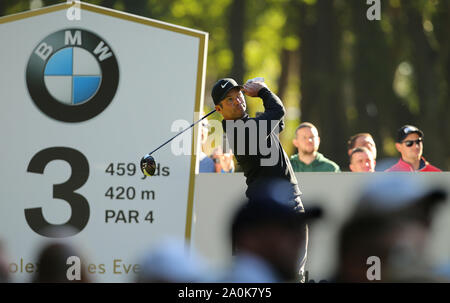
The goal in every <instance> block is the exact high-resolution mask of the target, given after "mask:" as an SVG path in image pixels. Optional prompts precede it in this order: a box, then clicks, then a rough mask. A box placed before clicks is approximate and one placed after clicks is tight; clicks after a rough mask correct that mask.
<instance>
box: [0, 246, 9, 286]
mask: <svg viewBox="0 0 450 303" xmlns="http://www.w3.org/2000/svg"><path fill="white" fill-rule="evenodd" d="M8 282H10V277H9V271H8V262H7V258H6V253H5V249H4V247H3V244H2V242H1V241H0V283H8Z"/></svg>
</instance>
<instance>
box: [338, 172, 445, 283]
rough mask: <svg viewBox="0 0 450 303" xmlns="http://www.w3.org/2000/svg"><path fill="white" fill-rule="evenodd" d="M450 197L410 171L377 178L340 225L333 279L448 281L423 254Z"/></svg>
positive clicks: (352, 280) (342, 280) (345, 280)
mask: <svg viewBox="0 0 450 303" xmlns="http://www.w3.org/2000/svg"><path fill="white" fill-rule="evenodd" d="M446 196H447V194H446V192H445V191H443V190H441V189H439V188H426V187H425V186H423V184H421V183H418V182H416V180H415V179H414V178H413V177H411V176H408V175H391V176H386V175H383V176H381V175H380V176H377V177H375V178H374V179H372V182H371V183H369V185H368V186H367V187H366V188H365V190H364V191H363V194H362V195H361V197H360V198H359V200H358V204H357V206H356V208H355V212H354V213H353V215H352V216H351V217H350V219H349V220H348V221H347V222H346V223H345V224H344V226H343V227H342V229H341V232H340V237H339V248H338V249H339V251H338V255H339V257H338V268H337V273H336V275H335V277H334V279H332V280H333V282H371V281H379V282H439V281H444V280H442V279H440V277H438V276H436V275H433V272H432V269H431V268H430V267H429V265H428V264H426V262H425V256H424V252H425V248H426V245H427V241H428V238H429V235H430V229H431V223H432V219H433V212H434V210H435V209H436V206H437V205H438V204H440V203H441V202H443V201H445V199H446ZM374 260H377V261H374Z"/></svg>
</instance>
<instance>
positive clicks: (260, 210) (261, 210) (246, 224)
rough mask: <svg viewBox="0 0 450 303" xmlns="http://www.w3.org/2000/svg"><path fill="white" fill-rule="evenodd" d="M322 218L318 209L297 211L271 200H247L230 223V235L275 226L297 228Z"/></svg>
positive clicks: (320, 210)
mask: <svg viewBox="0 0 450 303" xmlns="http://www.w3.org/2000/svg"><path fill="white" fill-rule="evenodd" d="M321 216H322V209H321V208H319V207H315V208H310V209H307V210H306V211H299V210H296V209H294V208H292V207H291V206H289V205H288V204H285V203H280V202H278V201H275V200H273V199H265V200H248V201H247V202H246V203H244V205H242V206H241V207H240V208H239V210H238V211H237V212H236V214H235V216H234V219H233V223H232V234H233V235H236V234H237V233H238V232H239V231H242V230H244V229H247V228H254V227H260V226H267V225H277V226H283V227H286V228H292V229H295V228H299V227H303V226H304V224H306V223H309V222H311V221H313V220H315V219H318V218H320V217H321Z"/></svg>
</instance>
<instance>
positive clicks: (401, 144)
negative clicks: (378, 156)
mask: <svg viewBox="0 0 450 303" xmlns="http://www.w3.org/2000/svg"><path fill="white" fill-rule="evenodd" d="M423 137H424V134H423V132H422V131H421V130H420V129H418V128H417V127H415V126H412V125H404V126H402V127H401V128H400V129H399V130H398V132H397V143H395V147H396V148H397V150H398V151H399V153H400V154H401V158H400V159H399V161H398V162H397V163H396V164H395V165H394V166H392V167H390V168H388V169H387V170H386V171H388V172H392V171H404V172H416V171H420V172H440V171H441V170H440V169H439V168H437V167H435V166H433V165H431V164H430V163H428V162H427V161H426V160H425V158H424V157H423V156H422V154H423Z"/></svg>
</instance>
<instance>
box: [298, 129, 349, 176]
mask: <svg viewBox="0 0 450 303" xmlns="http://www.w3.org/2000/svg"><path fill="white" fill-rule="evenodd" d="M292 143H293V144H294V145H295V147H296V148H297V151H298V153H296V154H294V155H292V156H291V158H290V161H291V164H292V168H293V169H294V171H295V172H340V171H341V170H340V168H339V166H338V165H337V164H336V163H334V162H333V161H331V160H329V159H327V158H325V156H324V155H322V154H321V153H319V152H318V150H319V145H320V137H319V132H318V131H317V128H316V127H315V126H314V125H313V124H312V123H309V122H303V123H302V124H300V125H299V126H298V127H297V129H296V131H295V139H293V140H292Z"/></svg>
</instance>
